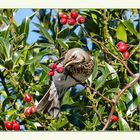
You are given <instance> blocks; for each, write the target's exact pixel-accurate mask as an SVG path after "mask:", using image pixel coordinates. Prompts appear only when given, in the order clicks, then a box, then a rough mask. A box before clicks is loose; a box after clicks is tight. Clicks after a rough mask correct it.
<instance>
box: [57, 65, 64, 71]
mask: <svg viewBox="0 0 140 140" xmlns="http://www.w3.org/2000/svg"><path fill="white" fill-rule="evenodd" d="M64 70H65V69H64V68H63V67H61V66H60V67H57V69H56V71H57V72H58V73H63V72H64Z"/></svg>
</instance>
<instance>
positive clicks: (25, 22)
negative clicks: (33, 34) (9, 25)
mask: <svg viewBox="0 0 140 140" xmlns="http://www.w3.org/2000/svg"><path fill="white" fill-rule="evenodd" d="M29 24H30V18H29V17H25V18H24V19H23V21H22V23H21V25H20V33H21V34H22V33H24V35H25V40H24V41H26V39H27V37H28V34H29Z"/></svg>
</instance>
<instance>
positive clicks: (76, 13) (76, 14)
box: [70, 11, 78, 19]
mask: <svg viewBox="0 0 140 140" xmlns="http://www.w3.org/2000/svg"><path fill="white" fill-rule="evenodd" d="M70 16H71V17H72V18H74V19H76V18H77V17H78V12H76V11H72V12H71V14H70Z"/></svg>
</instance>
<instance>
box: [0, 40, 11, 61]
mask: <svg viewBox="0 0 140 140" xmlns="http://www.w3.org/2000/svg"><path fill="white" fill-rule="evenodd" d="M9 47H10V44H9V42H8V41H7V40H6V39H5V38H3V37H0V55H1V54H3V55H4V56H5V58H6V59H8V58H9V51H10V50H9Z"/></svg>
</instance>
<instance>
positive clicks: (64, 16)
mask: <svg viewBox="0 0 140 140" xmlns="http://www.w3.org/2000/svg"><path fill="white" fill-rule="evenodd" d="M59 17H60V18H65V19H68V18H69V16H68V15H67V14H66V13H62V14H60V15H59Z"/></svg>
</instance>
